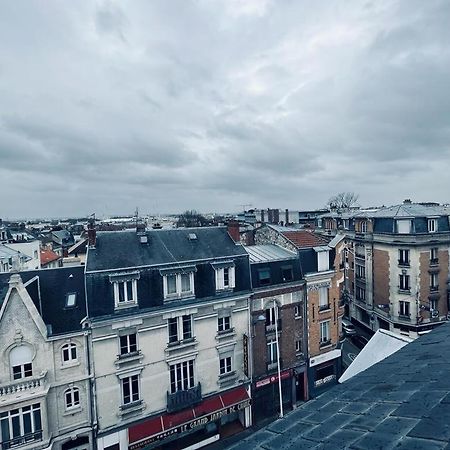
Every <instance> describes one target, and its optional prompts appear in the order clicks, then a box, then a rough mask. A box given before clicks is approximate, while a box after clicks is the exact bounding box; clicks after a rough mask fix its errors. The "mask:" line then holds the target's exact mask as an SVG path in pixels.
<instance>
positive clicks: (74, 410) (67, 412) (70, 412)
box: [63, 405, 83, 417]
mask: <svg viewBox="0 0 450 450" xmlns="http://www.w3.org/2000/svg"><path fill="white" fill-rule="evenodd" d="M82 411H83V408H82V407H81V405H78V406H75V407H72V408H67V409H66V410H65V412H63V417H67V416H73V415H74V414H78V413H80V412H82Z"/></svg>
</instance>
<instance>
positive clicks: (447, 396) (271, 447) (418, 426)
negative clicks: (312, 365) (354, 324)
mask: <svg viewBox="0 0 450 450" xmlns="http://www.w3.org/2000/svg"><path fill="white" fill-rule="evenodd" d="M449 375H450V324H444V325H442V326H440V327H438V328H436V329H435V330H433V331H432V332H430V333H429V334H427V335H424V336H421V337H420V338H418V339H416V340H415V341H414V342H412V343H410V344H408V345H406V346H405V347H403V348H402V349H400V350H399V351H398V352H396V353H394V354H393V355H391V356H389V357H388V358H386V359H385V360H383V361H381V362H379V363H378V364H375V365H374V366H372V367H370V368H369V369H367V370H366V371H364V372H361V373H359V374H358V375H356V376H354V377H353V378H351V379H350V380H348V381H346V382H345V383H343V384H341V385H337V386H335V387H333V388H330V389H329V390H328V391H326V392H325V393H324V394H322V395H320V396H319V397H317V398H316V399H315V400H311V401H309V402H307V403H305V404H304V405H303V406H301V407H300V408H298V409H296V410H295V411H293V412H291V413H289V414H288V415H286V416H285V417H284V418H283V419H279V420H277V421H275V422H273V423H272V424H270V425H268V426H267V427H265V428H262V429H261V430H259V431H257V432H256V433H253V434H251V435H250V436H248V437H246V438H244V439H241V440H240V441H239V442H238V443H237V444H234V445H231V446H228V448H233V449H236V450H238V449H243V448H245V449H265V450H285V449H317V450H319V449H320V450H328V449H330V450H339V449H367V450H374V449H383V450H384V449H386V450H387V449H396V450H405V449H408V450H413V449H416V450H428V449H429V450H431V449H433V450H438V449H450V444H449V441H450V376H449Z"/></svg>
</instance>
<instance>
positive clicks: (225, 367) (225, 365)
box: [220, 356, 231, 375]
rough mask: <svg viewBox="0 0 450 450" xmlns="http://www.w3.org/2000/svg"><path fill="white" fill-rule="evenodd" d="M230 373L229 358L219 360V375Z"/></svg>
mask: <svg viewBox="0 0 450 450" xmlns="http://www.w3.org/2000/svg"><path fill="white" fill-rule="evenodd" d="M230 372H231V356H227V357H226V358H222V359H221V360H220V375H225V374H227V373H230Z"/></svg>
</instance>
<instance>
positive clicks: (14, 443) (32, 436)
mask: <svg viewBox="0 0 450 450" xmlns="http://www.w3.org/2000/svg"><path fill="white" fill-rule="evenodd" d="M36 441H42V430H40V431H35V432H34V433H28V434H24V435H22V436H17V437H15V438H13V439H9V440H8V441H3V442H2V443H1V446H2V450H8V449H10V448H15V447H18V446H21V445H27V444H30V442H36Z"/></svg>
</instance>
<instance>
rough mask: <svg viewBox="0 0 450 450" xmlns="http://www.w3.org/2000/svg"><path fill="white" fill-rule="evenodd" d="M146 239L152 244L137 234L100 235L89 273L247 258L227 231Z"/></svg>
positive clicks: (159, 233) (154, 233)
mask: <svg viewBox="0 0 450 450" xmlns="http://www.w3.org/2000/svg"><path fill="white" fill-rule="evenodd" d="M190 235H191V236H190ZM146 236H147V237H148V243H146V244H142V243H141V241H140V236H139V235H138V234H137V233H136V232H135V231H112V232H110V231H108V232H98V233H97V241H96V244H95V248H94V249H89V250H88V256H87V261H86V270H87V271H88V272H90V271H97V270H114V269H121V268H127V267H142V266H152V265H162V264H174V263H177V264H178V263H180V262H187V261H197V260H205V259H206V260H207V259H215V258H217V259H220V258H226V257H231V256H246V255H247V252H246V251H245V249H244V248H243V246H242V245H238V244H236V243H235V242H234V241H233V239H231V237H230V235H229V234H228V231H227V228H226V227H205V228H178V229H169V230H165V229H162V230H151V231H147V232H146Z"/></svg>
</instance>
